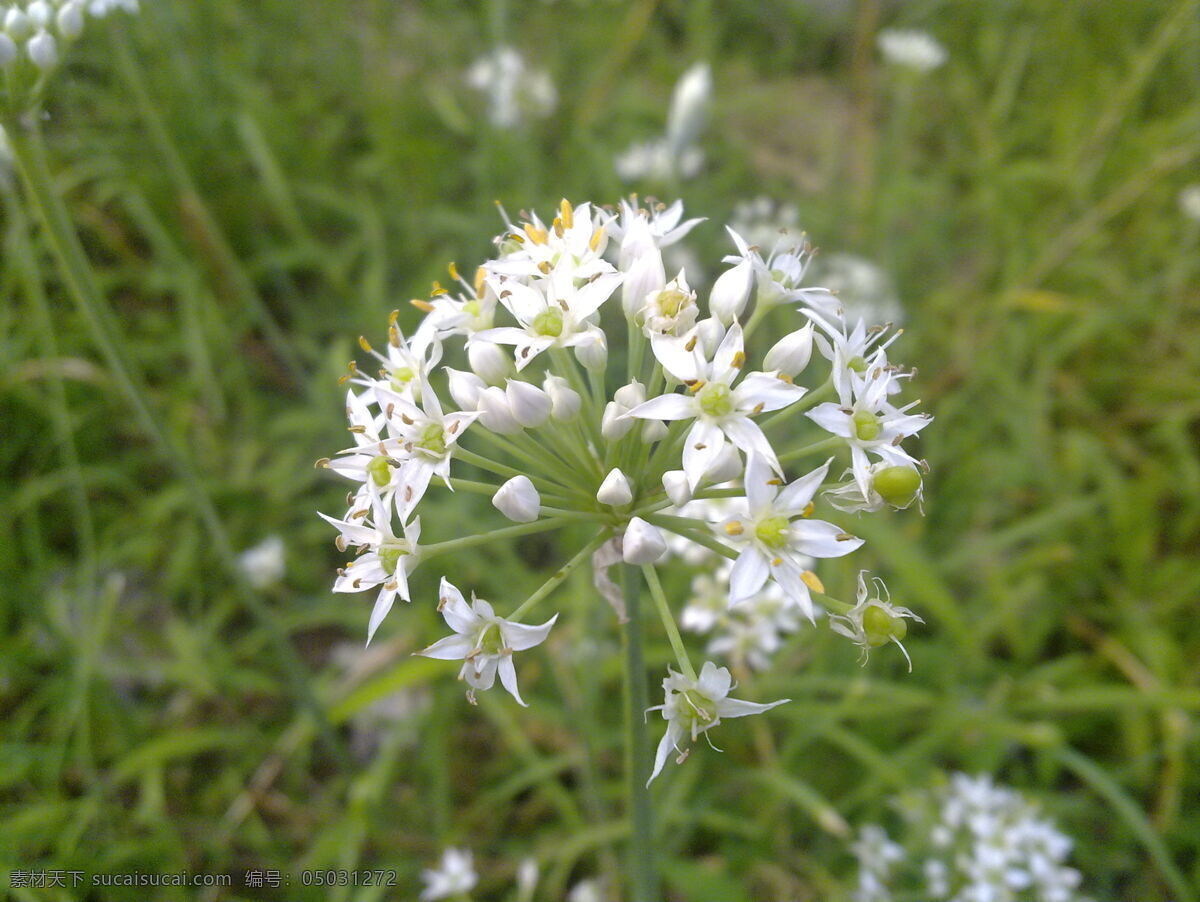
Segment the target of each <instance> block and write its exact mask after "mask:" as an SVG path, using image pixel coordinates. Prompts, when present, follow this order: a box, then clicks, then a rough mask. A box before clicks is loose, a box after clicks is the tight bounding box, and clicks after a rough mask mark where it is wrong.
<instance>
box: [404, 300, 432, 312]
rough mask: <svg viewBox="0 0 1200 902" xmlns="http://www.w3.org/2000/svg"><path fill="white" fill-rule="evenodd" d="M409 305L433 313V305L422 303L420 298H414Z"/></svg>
mask: <svg viewBox="0 0 1200 902" xmlns="http://www.w3.org/2000/svg"><path fill="white" fill-rule="evenodd" d="M409 303H410V304H412V305H413V306H414V307H416V308H417V309H418V310H424V311H425V312H426V313H433V310H434V307H433V304H431V303H429V301H422V300H421V299H420V298H413V299H412V300H411V301H409Z"/></svg>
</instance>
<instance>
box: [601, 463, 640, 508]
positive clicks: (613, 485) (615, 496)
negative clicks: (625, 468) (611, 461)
mask: <svg viewBox="0 0 1200 902" xmlns="http://www.w3.org/2000/svg"><path fill="white" fill-rule="evenodd" d="M596 500H597V501H599V502H600V503H601V504H608V505H610V506H612V507H621V506H623V505H626V504H628V503H629V502H630V501H632V500H633V489H631V488H630V487H629V480H628V479H626V478H625V474H624V473H622V472H621V471H620V470H618V469H617V468H616V467H614V468H613V469H612V470H611V471H610V472H609V474H608V475H607V476H605V477H604V482H602V483H600V490H599V491H598V492H596Z"/></svg>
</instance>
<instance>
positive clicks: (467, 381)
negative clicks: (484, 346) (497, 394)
mask: <svg viewBox="0 0 1200 902" xmlns="http://www.w3.org/2000/svg"><path fill="white" fill-rule="evenodd" d="M446 373H447V374H448V376H449V381H450V397H451V398H453V399H454V403H455V404H457V405H458V408H459V410H475V409H477V408H478V406H479V393H480V392H482V391H483V390H484V389H485V388H487V383H486V382H484V381H483V380H482V379H480V378H479V377H478V376H476V375H475V374H474V373H466V372H463V371H462V370H455V369H451V368H450V367H446Z"/></svg>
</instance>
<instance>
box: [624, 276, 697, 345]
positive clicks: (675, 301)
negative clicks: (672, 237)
mask: <svg viewBox="0 0 1200 902" xmlns="http://www.w3.org/2000/svg"><path fill="white" fill-rule="evenodd" d="M699 315H700V308H699V307H698V306H697V304H696V292H694V291H692V289H691V287H690V286H689V285H688V282H687V277H686V276H685V275H684V273H683V271H682V270H681V271H680V272H679V275H677V276H675V278H673V279H672V280H671V281H670V282H667V283H666V284H665V285H662V286H661V287H660V288H659V289H658V290H655V291H651V292H649V293H648V294H646V295H645V296H644V297H643V299H642V306H641V307H640V308H639V309H638V310H637V312H636V314H635V320H636V322H638V323H640V324H641V326H642V331H643V332H645V334H646V335H647V336H649V337H654V336H659V335H671V336H677V337H678V336H682V335H685V334H686V333H687V332H689V331H690V330H691V328H692V327H693V326H694V325H696V319H697V317H698V316H699Z"/></svg>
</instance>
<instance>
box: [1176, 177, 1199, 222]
mask: <svg viewBox="0 0 1200 902" xmlns="http://www.w3.org/2000/svg"><path fill="white" fill-rule="evenodd" d="M1179 209H1180V210H1182V211H1183V215H1184V216H1186V217H1187V218H1188V219H1194V220H1195V221H1196V222H1200V185H1188V186H1187V187H1186V188H1184V189H1183V190H1182V191H1180V192H1179Z"/></svg>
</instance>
